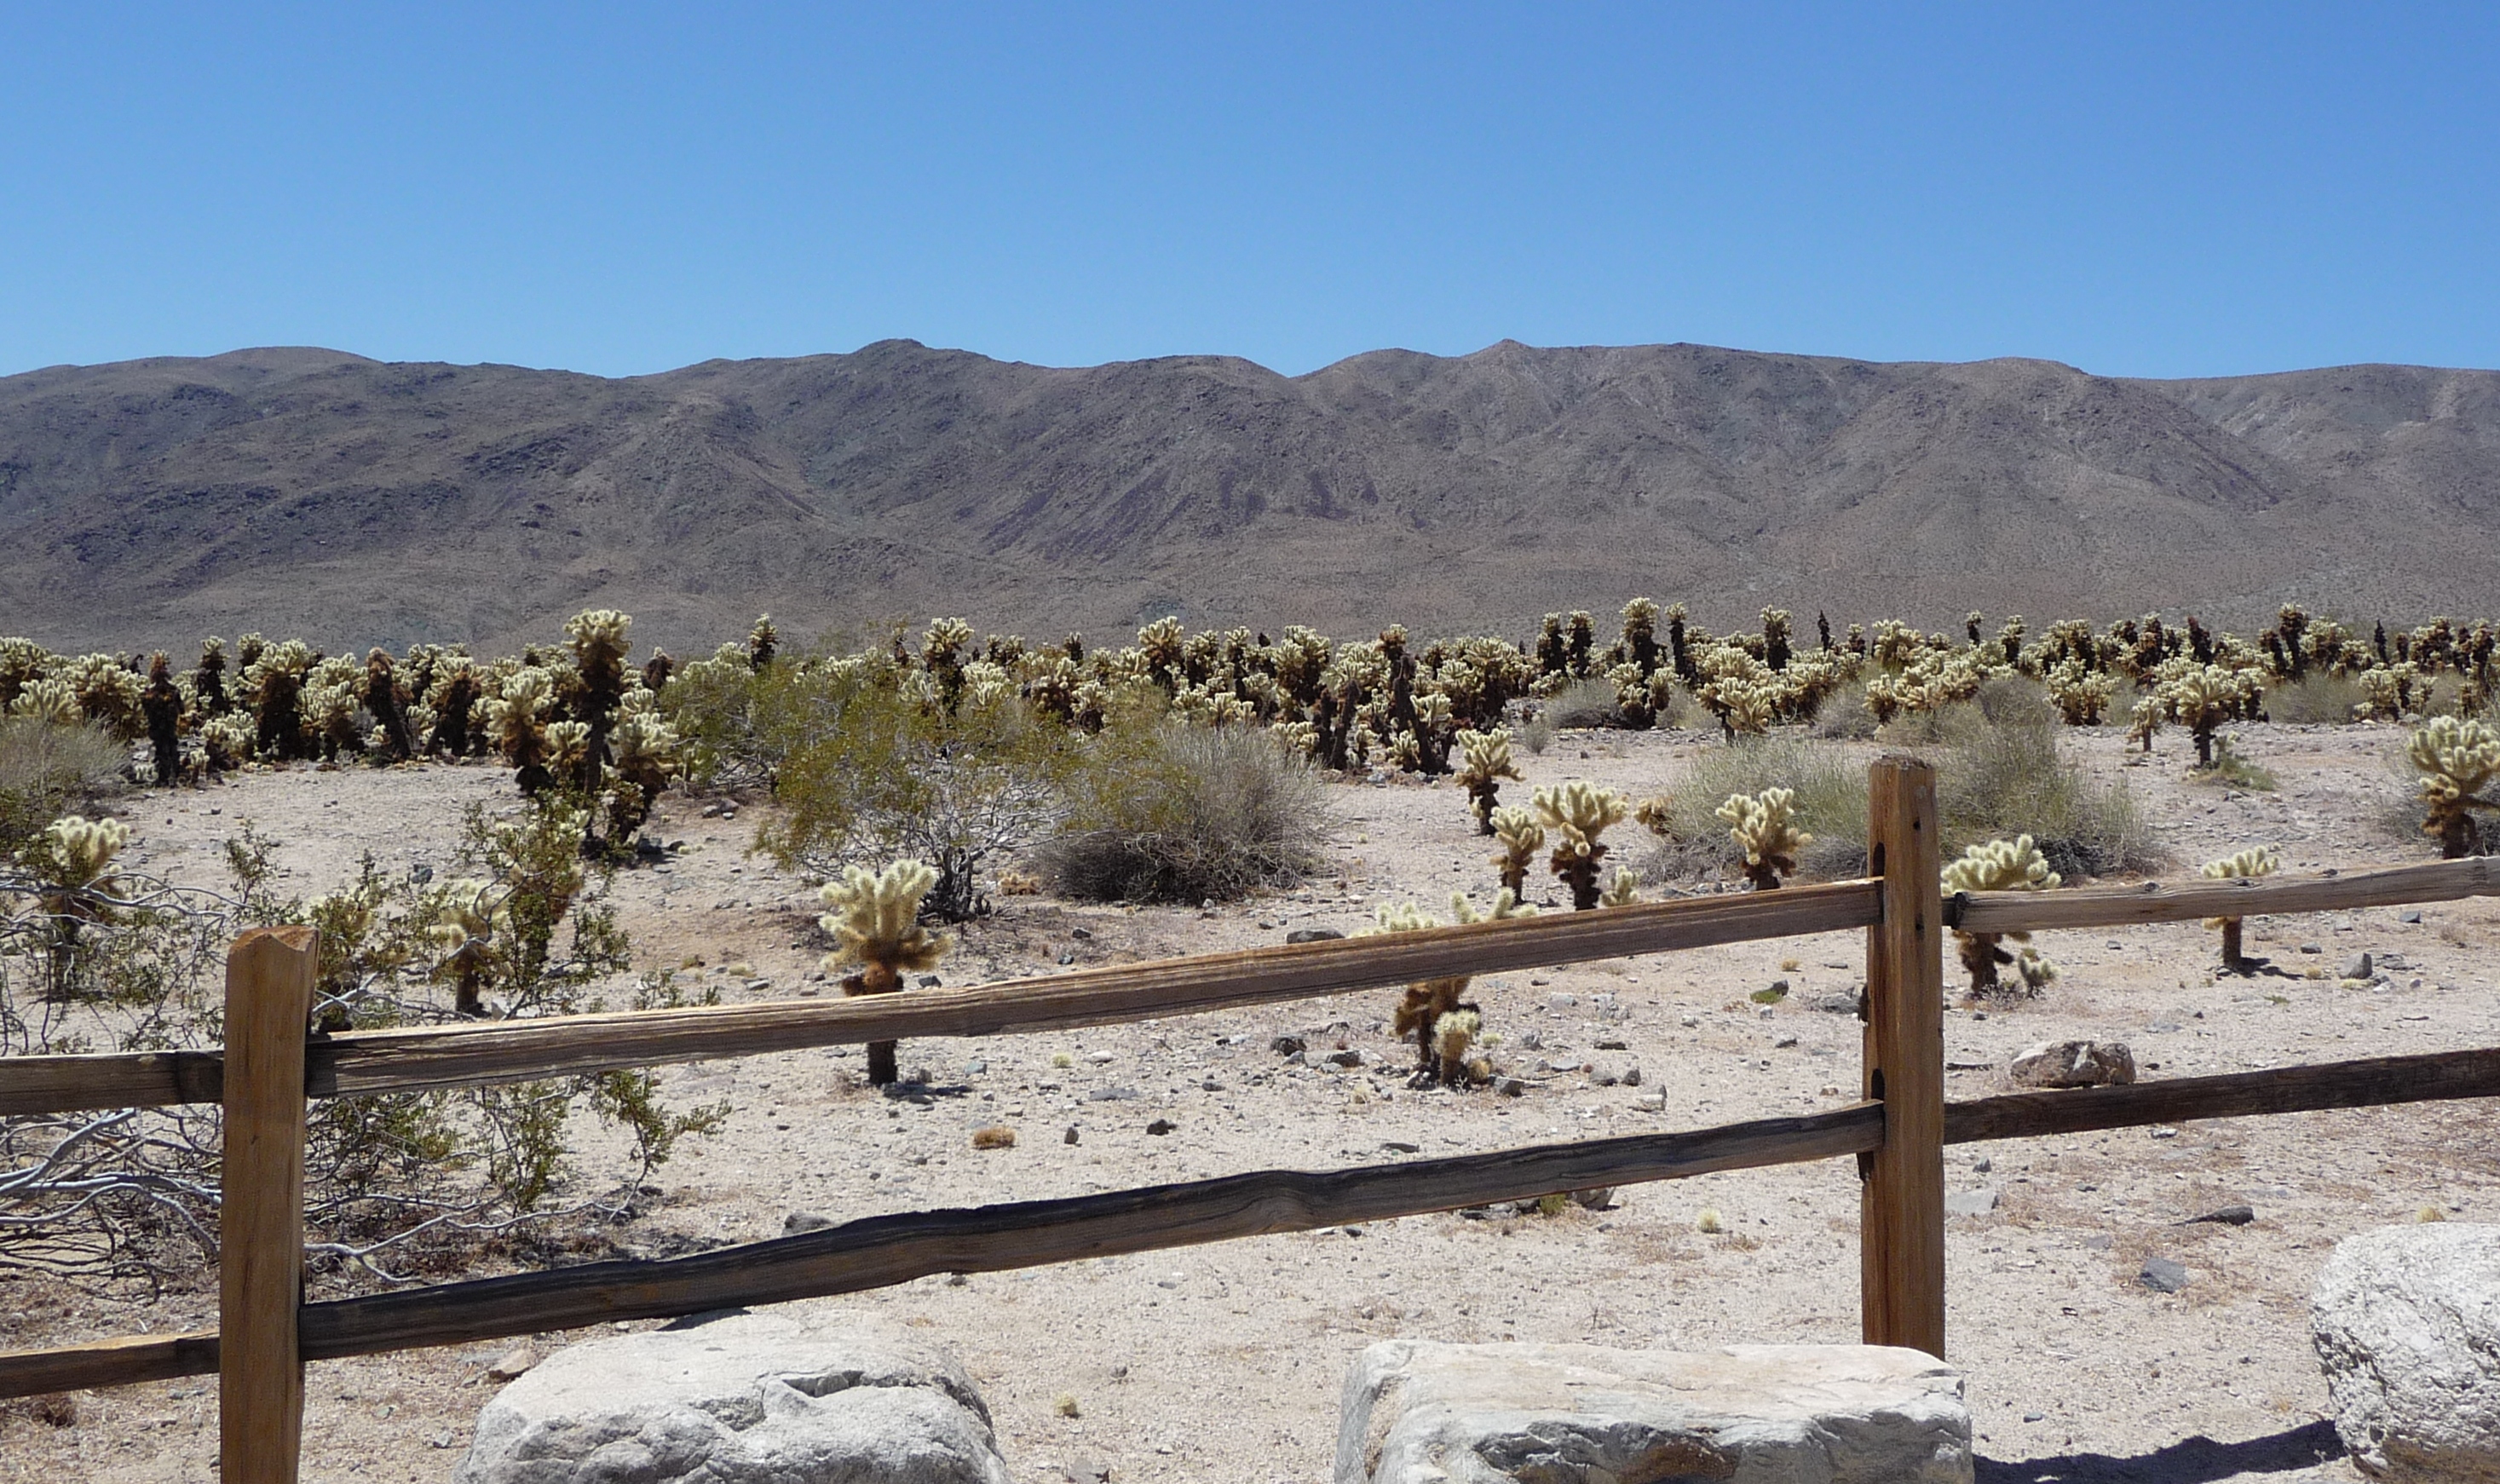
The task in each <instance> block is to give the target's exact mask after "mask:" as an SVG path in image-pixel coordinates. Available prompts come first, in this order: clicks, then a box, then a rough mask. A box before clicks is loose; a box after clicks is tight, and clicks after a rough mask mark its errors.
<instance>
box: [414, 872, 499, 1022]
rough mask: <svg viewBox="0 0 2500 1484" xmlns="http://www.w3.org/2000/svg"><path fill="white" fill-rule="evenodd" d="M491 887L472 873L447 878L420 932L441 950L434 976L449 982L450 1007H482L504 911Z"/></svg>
mask: <svg viewBox="0 0 2500 1484" xmlns="http://www.w3.org/2000/svg"><path fill="white" fill-rule="evenodd" d="M493 893H494V887H493V886H492V885H491V884H490V883H488V882H485V881H480V880H477V879H476V878H474V877H465V878H463V879H461V880H457V881H454V882H452V883H451V885H450V887H449V888H448V889H447V890H445V891H444V894H443V897H442V899H441V902H440V904H439V905H438V907H437V909H436V916H435V920H434V923H433V925H432V926H431V927H428V928H427V929H426V930H425V936H426V937H427V938H428V939H430V940H433V941H434V943H435V944H436V945H437V946H438V947H440V948H442V949H443V950H444V953H443V962H442V963H440V964H438V965H436V966H435V976H436V977H437V978H440V979H445V980H448V981H449V982H450V984H451V987H452V1006H451V1007H452V1011H453V1013H455V1014H460V1015H466V1016H477V1015H483V1014H484V1013H486V998H485V987H486V984H487V982H488V981H489V978H490V977H491V975H492V973H493V969H494V962H495V943H496V938H497V933H498V929H499V928H500V927H501V926H503V925H504V924H505V923H506V921H507V920H508V917H509V914H508V913H506V912H504V911H503V909H502V908H501V907H500V906H499V905H498V904H496V903H495V901H494V900H493Z"/></svg>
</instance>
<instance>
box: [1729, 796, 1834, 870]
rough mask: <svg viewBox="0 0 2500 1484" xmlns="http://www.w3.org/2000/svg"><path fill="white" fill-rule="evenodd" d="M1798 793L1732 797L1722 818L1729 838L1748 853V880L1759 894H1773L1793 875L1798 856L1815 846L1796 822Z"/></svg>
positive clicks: (1812, 839) (1746, 862)
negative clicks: (1783, 879)
mask: <svg viewBox="0 0 2500 1484" xmlns="http://www.w3.org/2000/svg"><path fill="white" fill-rule="evenodd" d="M1795 806H1796V791H1795V790H1794V789H1789V788H1766V789H1763V790H1762V791H1761V792H1760V793H1759V794H1729V795H1728V796H1727V803H1725V804H1722V805H1720V806H1719V808H1718V811H1717V812H1718V815H1719V817H1720V818H1721V819H1723V820H1726V821H1727V838H1728V839H1729V840H1731V841H1735V843H1736V847H1737V848H1738V849H1740V850H1742V851H1744V852H1745V879H1746V880H1748V881H1751V882H1752V883H1753V884H1754V889H1755V890H1756V891H1771V890H1774V889H1776V888H1777V887H1778V886H1779V884H1780V878H1781V877H1782V876H1785V875H1791V874H1794V873H1795V871H1796V869H1797V863H1796V854H1797V852H1798V851H1800V850H1802V849H1804V848H1805V847H1806V846H1808V845H1810V844H1813V843H1814V837H1813V836H1811V835H1809V834H1807V833H1806V832H1805V831H1803V830H1801V829H1798V828H1797V826H1796V821H1795V818H1794V813H1795Z"/></svg>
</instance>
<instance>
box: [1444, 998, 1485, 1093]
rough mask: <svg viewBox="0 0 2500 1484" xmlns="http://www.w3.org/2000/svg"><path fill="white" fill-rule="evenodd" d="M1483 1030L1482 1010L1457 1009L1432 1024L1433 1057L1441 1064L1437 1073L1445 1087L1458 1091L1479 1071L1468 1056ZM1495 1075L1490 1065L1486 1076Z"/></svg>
mask: <svg viewBox="0 0 2500 1484" xmlns="http://www.w3.org/2000/svg"><path fill="white" fill-rule="evenodd" d="M1483 1030H1484V1012H1483V1011H1481V1010H1472V1009H1455V1010H1452V1011H1450V1012H1449V1013H1448V1014H1446V1015H1443V1016H1442V1017H1440V1018H1439V1019H1438V1020H1435V1021H1433V1022H1432V1053H1433V1055H1434V1057H1435V1058H1437V1060H1438V1061H1439V1063H1440V1065H1439V1068H1438V1071H1439V1072H1440V1077H1441V1080H1442V1081H1443V1082H1444V1083H1446V1084H1448V1085H1450V1086H1452V1087H1458V1086H1463V1085H1464V1084H1465V1083H1466V1082H1467V1081H1468V1080H1469V1074H1470V1073H1472V1072H1475V1071H1476V1069H1475V1067H1474V1066H1473V1065H1472V1064H1470V1063H1469V1062H1468V1060H1467V1052H1468V1050H1469V1048H1471V1047H1473V1046H1474V1045H1475V1041H1476V1037H1477V1036H1478V1035H1479V1034H1481V1033H1482V1032H1483ZM1492 1071H1493V1069H1492V1067H1491V1066H1490V1065H1487V1066H1486V1067H1485V1069H1484V1073H1483V1074H1485V1075H1490V1074H1491V1073H1492Z"/></svg>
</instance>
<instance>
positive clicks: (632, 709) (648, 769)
mask: <svg viewBox="0 0 2500 1484" xmlns="http://www.w3.org/2000/svg"><path fill="white" fill-rule="evenodd" d="M608 741H609V745H610V746H611V747H613V748H614V749H615V752H616V775H615V778H614V781H613V782H612V783H611V784H610V786H609V804H608V834H609V839H610V840H612V841H616V842H617V843H619V844H622V843H624V842H625V841H630V840H632V839H633V838H634V834H635V832H636V831H638V830H640V829H641V828H642V822H643V821H644V820H646V819H648V818H650V817H651V807H652V806H653V805H654V804H656V803H658V802H659V798H660V793H661V791H662V790H663V789H665V788H667V787H668V786H669V780H670V779H671V778H674V777H675V776H676V775H678V773H679V772H681V771H682V769H683V766H684V765H683V762H682V759H681V758H680V757H679V754H678V748H679V745H680V741H679V739H678V737H677V729H676V728H674V727H673V726H671V725H669V723H668V721H667V720H666V719H664V718H663V717H662V716H661V715H660V709H659V702H658V698H656V697H654V696H653V695H652V694H651V693H650V692H649V691H647V690H642V689H641V688H639V687H638V688H636V689H634V690H629V691H627V692H626V693H625V700H624V702H623V704H622V705H621V706H619V707H618V708H617V712H616V725H615V728H614V730H612V731H610V732H609V734H608Z"/></svg>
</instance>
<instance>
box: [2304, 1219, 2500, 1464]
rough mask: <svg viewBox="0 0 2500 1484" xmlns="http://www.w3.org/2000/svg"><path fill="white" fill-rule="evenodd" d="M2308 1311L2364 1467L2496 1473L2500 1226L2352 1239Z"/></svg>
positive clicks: (2330, 1262) (2346, 1431)
mask: <svg viewBox="0 0 2500 1484" xmlns="http://www.w3.org/2000/svg"><path fill="white" fill-rule="evenodd" d="M2309 1321H2310V1332H2311V1335H2312V1336H2313V1337H2314V1338H2315V1339H2316V1340H2317V1342H2318V1359H2319V1362H2320V1363H2321V1364H2323V1365H2324V1366H2325V1368H2326V1390H2327V1393H2328V1395H2329V1396H2331V1397H2332V1398H2333V1399H2334V1402H2335V1431H2336V1433H2337V1434H2338V1435H2341V1436H2342V1437H2343V1439H2344V1446H2345V1447H2346V1448H2347V1449H2349V1450H2350V1451H2351V1452H2352V1462H2353V1463H2355V1464H2357V1465H2359V1466H2360V1468H2361V1469H2362V1470H2363V1471H2364V1472H2366V1473H2369V1474H2372V1475H2374V1476H2376V1477H2379V1478H2387V1479H2482V1480H2500V1227H2492V1226H2471V1225H2467V1224H2465V1223H2462V1222H2453V1223H2452V1222H2429V1223H2425V1224H2423V1225H2420V1226H2405V1227H2380V1228H2378V1229H2377V1230H2375V1231H2370V1232H2363V1233H2361V1234H2360V1235H2359V1236H2357V1237H2347V1238H2346V1239H2345V1240H2343V1241H2341V1242H2338V1243H2336V1246H2335V1251H2334V1254H2333V1255H2332V1256H2330V1257H2328V1258H2327V1259H2326V1266H2325V1268H2324V1269H2323V1270H2321V1271H2320V1272H2319V1275H2318V1288H2317V1290H2316V1292H2315V1293H2313V1294H2312V1295H2311V1296H2310V1301H2309Z"/></svg>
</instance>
